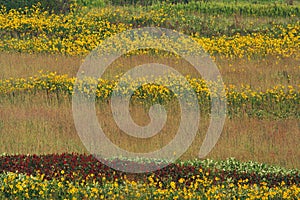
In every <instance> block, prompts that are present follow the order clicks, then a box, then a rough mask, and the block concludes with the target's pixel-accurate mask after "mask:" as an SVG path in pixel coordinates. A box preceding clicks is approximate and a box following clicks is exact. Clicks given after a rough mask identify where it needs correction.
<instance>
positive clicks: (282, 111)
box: [0, 72, 300, 118]
mask: <svg viewBox="0 0 300 200" xmlns="http://www.w3.org/2000/svg"><path fill="white" fill-rule="evenodd" d="M170 76H171V77H170ZM170 76H168V77H167V76H165V77H164V76H162V77H160V78H158V83H160V84H145V85H142V86H141V87H139V88H138V90H135V88H136V85H137V84H138V82H139V81H141V80H131V79H128V80H127V82H126V81H125V82H126V83H127V84H126V86H124V87H122V88H123V89H122V88H121V89H119V90H118V91H115V93H116V94H119V95H126V94H127V95H128V94H131V93H133V96H132V97H131V99H132V101H134V102H138V103H146V104H147V105H149V104H151V105H152V104H153V103H160V104H165V103H167V102H170V101H172V100H173V99H174V98H175V97H178V95H181V97H184V95H185V93H186V92H185V88H182V87H177V90H178V91H176V94H177V96H176V95H175V94H174V91H171V90H170V89H168V88H172V87H173V88H176V85H177V84H178V83H180V81H183V80H181V78H180V77H177V76H175V75H174V76H172V75H170ZM169 78H171V80H174V81H170V80H169ZM186 78H187V80H188V82H189V84H190V85H191V86H192V87H191V88H192V89H193V90H194V92H195V93H196V95H197V98H198V101H199V103H200V104H201V109H202V111H203V112H209V111H210V102H211V99H212V98H215V97H217V96H218V95H219V94H220V91H221V90H220V88H219V87H220V85H219V84H218V83H208V82H206V81H204V80H202V79H198V78H191V77H186ZM142 79H143V78H142ZM115 80H117V79H115ZM115 80H105V79H98V80H97V79H94V78H86V79H85V80H79V81H78V83H77V84H76V85H75V86H74V83H75V81H76V79H75V78H71V77H68V75H58V74H56V73H53V72H51V73H46V74H39V75H37V76H33V77H29V78H11V79H6V80H0V94H1V95H3V97H9V98H15V97H16V96H17V95H21V96H22V95H26V94H28V95H32V94H37V93H44V94H46V95H47V96H50V97H51V96H52V95H53V94H54V95H55V97H57V98H62V99H63V97H65V96H67V97H70V96H71V95H72V94H73V93H74V89H76V91H77V92H80V93H82V94H83V95H85V96H87V97H91V96H93V94H94V96H95V97H96V98H97V99H98V100H100V101H104V102H106V101H108V100H109V99H110V97H111V95H112V92H113V91H114V89H115V86H116V84H117V81H115ZM183 83H184V82H183ZM74 87H75V88H74ZM299 89H300V88H299V87H294V86H292V85H290V86H287V87H286V86H284V85H277V86H274V87H273V88H270V89H267V90H266V91H258V90H255V89H252V88H251V87H250V86H241V87H240V89H238V88H237V87H236V86H234V85H229V86H226V87H225V96H221V97H220V98H226V101H227V109H228V114H229V115H230V116H235V115H236V114H238V115H239V114H246V115H248V116H264V115H266V116H269V117H270V116H273V117H278V118H282V117H291V116H294V117H299V106H298V102H299V101H300V94H299Z"/></svg>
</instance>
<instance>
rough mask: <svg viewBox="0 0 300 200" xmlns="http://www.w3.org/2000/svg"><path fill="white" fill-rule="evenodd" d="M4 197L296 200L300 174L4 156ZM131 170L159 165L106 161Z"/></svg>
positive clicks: (229, 166)
mask: <svg viewBox="0 0 300 200" xmlns="http://www.w3.org/2000/svg"><path fill="white" fill-rule="evenodd" d="M0 160H1V162H0V163H1V165H0V171H1V172H2V173H1V174H0V191H1V193H0V195H1V198H11V199H15V198H17V199H32V198H40V199H41V198H43V199H50V198H51V199H64V198H68V199H72V198H73V199H87V198H89V199H90V198H91V199H96V198H97V199H99V198H101V199H107V198H108V199H128V198H135V199H145V198H146V199H165V198H167V199H177V198H179V199H183V198H184V199H191V198H194V199H210V198H217V199H228V198H237V199H247V198H250V199H269V198H272V199H297V198H299V197H300V185H299V184H300V174H299V171H298V170H287V169H283V168H280V167H276V166H268V165H266V164H259V163H255V162H245V163H242V162H239V161H237V160H235V159H232V158H230V159H227V160H225V161H220V162H216V161H212V160H208V159H207V160H201V161H200V160H195V161H188V162H181V163H175V164H171V165H169V166H167V167H165V168H163V169H161V170H158V171H155V172H152V173H146V174H130V173H125V172H120V171H116V170H113V169H111V168H109V167H107V166H106V165H104V164H103V163H101V162H99V161H98V160H96V159H95V158H94V157H93V156H91V155H78V154H61V155H57V154H52V155H40V156H37V155H27V156H26V155H16V156H8V155H7V156H6V155H4V156H1V157H0ZM107 162H114V163H118V162H119V163H123V164H124V162H125V164H127V166H131V165H139V166H140V167H143V166H145V165H149V164H152V165H158V163H156V162H153V161H151V162H149V161H148V162H145V161H141V160H140V161H134V160H131V161H129V160H128V161H126V160H123V159H121V160H120V159H113V160H107Z"/></svg>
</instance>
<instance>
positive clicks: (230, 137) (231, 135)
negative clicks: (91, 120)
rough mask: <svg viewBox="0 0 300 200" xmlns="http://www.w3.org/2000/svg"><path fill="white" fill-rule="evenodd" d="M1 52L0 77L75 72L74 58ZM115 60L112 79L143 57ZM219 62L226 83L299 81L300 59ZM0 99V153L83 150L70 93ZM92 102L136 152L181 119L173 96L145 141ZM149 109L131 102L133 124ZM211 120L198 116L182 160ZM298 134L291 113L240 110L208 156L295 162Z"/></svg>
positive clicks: (118, 139) (109, 128) (113, 135)
mask: <svg viewBox="0 0 300 200" xmlns="http://www.w3.org/2000/svg"><path fill="white" fill-rule="evenodd" d="M0 56H1V57H2V59H1V63H0V65H1V68H2V71H1V77H2V78H8V77H27V76H32V75H33V74H36V73H37V72H38V71H39V70H41V69H43V70H47V69H51V71H52V70H55V71H58V72H59V73H64V74H65V73H67V74H69V75H70V76H74V75H75V74H76V72H77V70H78V67H79V65H80V63H81V62H82V59H81V58H80V57H64V56H48V55H26V54H7V53H4V54H1V55H0ZM4 58H5V59H4ZM156 61H158V60H156ZM119 62H120V63H118V62H117V63H115V65H116V66H118V67H116V68H112V69H111V70H110V71H108V72H107V74H106V75H107V77H113V74H115V73H119V72H122V70H124V71H126V70H128V68H129V67H132V66H134V65H137V64H139V62H141V60H139V59H137V60H135V59H134V58H131V59H130V60H126V62H127V63H124V62H125V60H124V59H123V60H120V61H119ZM143 62H151V58H147V57H144V58H143ZM162 62H163V61H162ZM164 62H165V64H172V62H173V61H172V60H164ZM217 62H218V65H219V68H220V71H221V74H222V76H223V78H224V80H225V82H226V84H241V83H245V84H251V85H252V86H253V87H256V88H264V87H268V86H273V85H274V83H282V84H291V83H293V84H297V83H298V80H299V71H298V63H297V62H295V61H293V60H292V59H289V58H287V59H284V60H276V59H274V58H272V57H270V58H266V60H265V61H264V62H263V63H259V62H257V61H253V62H250V63H248V61H243V60H236V61H234V62H229V61H224V60H223V61H217ZM121 63H123V64H126V65H125V66H127V67H125V68H123V66H124V65H120V64H121ZM173 64H174V63H173ZM182 64H184V63H179V64H177V67H179V66H182ZM175 65H176V64H175ZM285 65H286V67H284V68H283V67H282V66H285ZM62 66H63V67H62ZM266 66H268V67H266ZM291 66H292V67H291ZM52 67H53V68H52ZM19 70H20V71H19ZM283 71H286V72H285V73H288V74H290V75H291V80H290V82H289V83H288V81H287V80H286V78H285V77H284V76H283V75H282V73H283ZM182 73H185V74H192V73H193V70H192V69H190V68H184V69H182ZM0 98H1V99H0V100H1V104H0V135H1V139H0V144H1V145H0V152H2V153H4V152H5V153H9V154H17V153H19V154H22V153H23V154H27V153H30V154H33V153H37V154H44V153H61V152H78V153H88V152H87V150H86V149H85V147H84V146H83V144H82V143H81V141H80V139H79V137H78V135H77V133H76V130H75V126H74V122H73V118H72V109H71V101H70V99H69V98H60V99H57V98H56V96H55V95H50V96H47V95H46V94H45V93H37V94H36V95H29V94H28V95H26V94H22V95H16V96H14V97H13V98H11V97H7V96H1V97H0ZM96 108H97V117H98V119H99V123H100V124H101V125H102V127H103V129H104V131H105V132H106V133H107V136H108V137H109V138H110V139H111V140H112V141H113V142H114V143H116V144H117V145H119V146H120V147H122V148H124V149H128V150H130V151H135V152H145V151H149V150H155V149H158V148H160V147H162V146H164V145H165V144H166V143H168V142H169V141H170V140H171V139H172V138H173V137H174V135H175V134H176V131H177V128H178V123H179V120H180V119H179V118H178V116H179V113H178V109H176V106H174V104H172V102H171V104H169V105H167V108H168V110H169V112H168V121H167V124H166V126H165V127H164V129H163V130H162V132H161V133H159V134H158V135H156V136H155V137H153V138H150V139H149V140H139V139H135V138H132V137H129V136H128V135H125V134H124V133H122V131H120V130H119V129H118V127H117V126H116V124H115V122H114V121H113V118H112V115H111V112H110V106H109V104H106V103H97V106H96ZM147 113H148V112H147V110H145V108H144V107H143V106H140V105H132V107H131V114H132V117H133V119H134V120H135V122H136V123H137V124H139V125H146V124H147V123H148V122H149V118H148V115H147ZM209 120H210V117H209V116H208V115H204V116H202V118H201V121H200V125H199V129H198V133H197V137H196V139H195V141H194V142H193V144H192V146H191V147H190V148H189V150H188V151H187V152H186V153H185V154H184V155H183V156H182V157H181V158H182V159H192V158H195V157H196V156H197V155H198V152H199V148H200V145H201V144H202V141H203V138H204V135H205V133H206V130H207V127H208V124H209ZM299 136H300V131H299V120H298V119H295V118H289V119H281V120H274V119H269V118H265V119H257V118H255V117H254V118H248V117H245V116H241V117H238V118H234V119H229V118H227V119H226V123H225V126H224V130H223V132H222V135H221V138H220V140H219V141H218V143H217V145H216V147H215V148H214V149H213V151H212V152H211V153H210V154H209V155H208V157H209V158H214V159H225V158H227V157H236V158H238V159H240V160H249V159H251V160H254V161H259V162H266V163H270V164H278V165H282V166H285V167H294V168H295V167H296V168H299V166H300V161H299V159H297V158H299V156H300V154H299V153H300V152H299V151H298V149H299V148H300V146H299V145H300V144H299V142H298V138H299Z"/></svg>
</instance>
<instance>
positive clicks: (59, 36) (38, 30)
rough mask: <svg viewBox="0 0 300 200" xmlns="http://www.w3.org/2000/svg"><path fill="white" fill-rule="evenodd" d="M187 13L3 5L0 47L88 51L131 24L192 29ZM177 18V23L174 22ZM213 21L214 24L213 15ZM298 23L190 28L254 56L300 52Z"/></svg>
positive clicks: (217, 50) (214, 47) (238, 54)
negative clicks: (227, 29)
mask: <svg viewBox="0 0 300 200" xmlns="http://www.w3.org/2000/svg"><path fill="white" fill-rule="evenodd" d="M224 7H226V6H224ZM211 9H212V8H211ZM118 16H120V17H118ZM185 16H186V13H184V12H182V10H181V11H180V10H173V11H172V10H170V8H168V7H167V6H165V7H163V8H162V9H160V10H157V9H155V8H153V10H145V11H142V12H138V13H132V12H131V11H129V10H126V9H120V8H113V9H112V8H103V9H100V10H97V12H92V11H87V10H80V9H77V8H76V7H74V8H72V9H71V11H70V13H68V14H65V15H63V14H50V13H49V12H47V11H42V10H41V9H40V8H39V7H38V6H36V7H33V8H30V9H29V8H27V9H25V10H15V9H12V10H9V11H6V9H5V8H2V9H1V10H0V33H1V34H0V38H1V41H0V50H4V51H17V52H28V53H34V52H39V53H62V54H66V55H86V54H88V53H89V52H90V51H91V50H93V49H95V48H96V47H97V46H99V44H101V42H102V41H103V40H105V39H106V38H108V37H110V36H112V35H114V34H117V33H120V32H122V31H125V30H130V29H132V28H138V27H144V26H152V27H165V28H171V29H174V28H175V29H176V28H177V29H180V27H181V29H182V31H183V32H184V30H186V29H187V28H186V27H184V25H185V24H189V23H192V24H193V26H192V28H191V29H192V30H193V29H194V27H197V26H199V23H198V21H197V20H196V21H195V22H190V21H193V20H195V19H192V18H191V19H186V18H185ZM173 21H174V23H175V24H174V25H170V23H171V24H172V23H173ZM200 22H201V21H200ZM178 23H179V25H178ZM210 23H211V24H210V26H213V24H214V19H212V20H211V22H210ZM199 27H201V26H199ZM252 28H253V29H254V28H255V27H252ZM177 29H176V30H177ZM223 29H224V27H223V28H221V29H220V28H218V30H217V31H216V30H212V31H211V32H212V33H216V32H219V30H223ZM299 29H300V25H299V20H296V22H295V23H294V22H291V23H290V24H285V25H282V24H273V25H272V27H271V28H266V29H265V30H264V31H263V32H266V33H260V32H257V31H252V32H250V33H243V34H240V33H236V34H233V35H232V34H231V35H228V34H223V35H218V36H216V37H214V36H212V35H209V36H206V37H203V36H202V35H203V34H201V33H200V32H199V31H200V30H199V31H196V32H195V31H194V32H193V31H192V32H191V33H188V34H189V35H191V36H193V38H194V39H195V41H197V42H198V43H199V44H200V45H201V46H202V47H203V48H204V49H205V50H206V51H207V52H208V53H209V54H210V55H212V56H221V57H225V58H244V57H246V58H248V59H253V58H261V57H265V56H267V55H275V56H281V57H295V58H299V42H298V41H299V37H300V36H299V32H300V31H299ZM178 31H181V30H178ZM116 48H117V47H116Z"/></svg>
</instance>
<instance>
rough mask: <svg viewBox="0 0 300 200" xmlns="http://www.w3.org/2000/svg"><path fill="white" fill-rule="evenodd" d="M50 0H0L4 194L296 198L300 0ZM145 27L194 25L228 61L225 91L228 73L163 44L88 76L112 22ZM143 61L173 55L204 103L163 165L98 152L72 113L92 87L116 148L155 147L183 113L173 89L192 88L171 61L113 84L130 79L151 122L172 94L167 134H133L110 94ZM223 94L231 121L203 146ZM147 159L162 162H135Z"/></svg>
mask: <svg viewBox="0 0 300 200" xmlns="http://www.w3.org/2000/svg"><path fill="white" fill-rule="evenodd" d="M45 2H47V1H43V0H40V1H34V0H32V1H28V2H27V4H26V5H25V4H24V2H23V3H22V2H21V1H16V2H15V4H12V3H11V4H10V3H8V2H6V1H1V0H0V3H1V5H2V7H0V38H1V41H0V69H1V70H0V135H1V137H0V144H1V145H0V152H1V153H2V155H1V157H0V198H1V199H99V198H100V199H145V198H146V199H233V198H235V199H298V198H300V150H299V149H300V139H299V138H300V121H299V118H300V106H299V104H300V82H299V80H300V42H299V41H300V34H299V33H300V23H299V21H300V20H299V18H300V2H299V1H296V0H294V1H283V0H281V1H279V0H278V1H275V0H270V1H266V0H257V1H252V0H251V1H244V0H239V1H235V2H231V1H227V0H223V1H202V0H197V1H190V2H188V1H180V0H177V1H159V0H157V1H154V0H146V1H142V0H134V1H128V0H118V1H109V0H89V1H88V0H78V1H74V0H69V1H66V2H65V4H61V3H59V2H60V1H57V3H56V4H47V3H45ZM143 27H161V28H167V29H171V30H175V31H178V32H180V33H182V34H185V35H187V36H189V37H190V38H192V40H193V41H194V42H195V43H197V44H198V45H200V46H201V47H202V48H203V50H204V51H205V52H206V53H207V54H208V55H209V56H210V58H211V59H212V61H213V62H214V63H215V65H216V67H217V69H218V70H219V73H220V75H221V79H222V81H223V82H224V88H222V89H223V90H222V91H224V94H223V96H222V95H221V94H219V93H218V91H220V90H219V89H218V87H219V85H218V84H219V83H215V82H209V81H206V80H205V79H204V78H203V76H202V75H201V74H199V73H198V71H197V70H196V69H195V68H194V66H192V65H191V63H189V62H188V61H186V60H184V58H182V57H178V56H176V55H174V54H168V53H166V52H163V51H156V49H154V50H149V49H138V50H137V51H134V52H128V54H126V55H122V56H121V57H119V58H118V59H116V60H115V61H114V62H113V63H111V64H110V65H109V67H108V68H107V70H106V71H105V72H104V73H103V76H102V77H97V79H90V78H89V77H88V78H89V79H88V81H87V82H84V81H85V80H82V82H80V81H81V80H79V77H78V74H79V73H78V72H79V71H80V70H81V69H82V68H81V66H82V65H83V64H84V63H85V61H86V60H87V59H88V58H87V56H88V54H89V53H90V52H91V51H93V50H94V49H95V48H96V47H97V46H99V45H101V44H103V43H104V42H105V41H106V40H107V39H109V38H110V37H113V36H114V35H117V34H119V33H122V32H124V31H128V30H134V29H135V28H143ZM125 39H126V38H125ZM125 39H124V41H125V42H126V41H128V40H125ZM122 42H123V41H116V42H115V44H116V46H115V48H116V49H121V48H122ZM123 43H124V42H123ZM117 45H120V46H117ZM153 45H154V44H153ZM174 48H179V49H180V48H181V47H180V46H179V47H177V46H176V45H174ZM193 51H194V50H191V52H193ZM148 63H159V64H164V65H167V66H170V67H172V68H173V69H175V70H177V71H178V72H179V73H180V74H181V75H182V76H183V77H185V80H187V83H188V84H190V86H191V87H190V88H189V89H190V90H191V91H192V92H195V94H196V96H195V98H196V99H197V105H198V106H199V113H198V114H199V115H200V120H199V123H198V127H196V129H195V130H196V135H195V138H194V139H193V141H192V143H191V145H190V146H189V147H188V148H187V150H186V151H185V152H184V153H183V154H182V155H181V156H179V158H178V159H176V161H175V162H174V163H172V164H170V165H168V166H166V167H160V166H163V163H164V162H167V160H162V161H152V160H151V161H144V160H143V159H141V158H138V157H137V158H135V159H131V158H124V157H122V156H121V157H118V158H115V157H112V158H106V159H107V160H105V159H104V160H105V161H102V160H101V159H100V160H97V159H96V157H97V156H96V155H94V156H95V157H93V153H92V151H91V149H92V148H93V146H92V144H90V145H88V146H87V145H86V144H84V142H83V140H82V139H83V138H82V137H80V134H79V133H78V128H77V127H76V125H75V122H74V118H73V115H74V113H73V112H74V110H72V108H73V107H72V106H74V105H72V104H73V103H74V101H72V98H73V95H74V94H75V93H76V92H79V93H80V95H82V96H84V97H87V98H88V99H89V98H90V97H92V99H93V102H94V105H95V110H96V117H97V120H98V123H99V125H100V126H101V128H102V130H103V132H104V133H105V136H106V137H107V138H108V139H109V140H110V141H111V142H112V143H113V144H115V145H116V146H118V147H120V148H121V149H124V150H126V151H128V152H134V153H147V152H152V151H159V150H161V149H162V148H163V147H164V146H166V145H168V144H169V143H170V142H171V141H172V140H174V139H176V134H177V133H178V130H180V126H179V125H180V121H181V120H182V118H181V115H182V113H183V112H184V111H183V110H180V108H181V107H180V106H182V105H179V104H180V102H179V100H178V99H180V98H181V97H182V98H183V99H185V100H187V101H188V99H186V98H188V97H187V96H188V95H187V93H188V92H191V91H186V90H185V88H183V87H182V88H181V87H177V85H180V84H183V83H182V82H183V81H182V79H181V78H180V77H179V76H177V75H173V74H172V75H171V76H168V77H166V76H164V75H163V74H162V75H161V76H160V77H159V79H157V82H155V83H146V84H145V83H144V84H143V85H142V86H140V87H138V88H137V89H136V88H135V86H136V84H137V81H135V80H131V79H128V80H127V79H126V80H125V82H124V84H125V86H124V87H123V88H119V90H118V91H117V92H116V94H118V95H120V96H122V95H128V93H130V92H131V94H132V96H131V97H130V104H129V105H128V106H129V112H130V115H131V117H132V119H133V121H134V123H136V124H137V125H139V126H142V127H145V126H147V125H148V124H151V122H152V121H151V116H150V114H149V113H150V107H151V106H153V105H154V104H160V105H163V106H164V108H165V110H166V114H167V118H166V123H165V124H164V125H163V128H162V129H161V131H160V132H159V133H158V134H156V135H154V136H152V137H148V138H138V137H134V136H132V135H129V134H126V131H124V130H121V129H120V127H119V125H118V123H117V122H116V120H115V118H114V112H113V111H112V106H120V108H119V107H118V108H117V110H121V108H122V106H123V105H121V104H120V105H115V104H114V105H113V104H112V101H111V98H112V96H113V95H114V94H115V93H113V91H114V90H115V91H116V90H117V89H118V88H117V85H118V83H120V82H118V79H119V78H120V77H121V76H122V75H124V74H125V73H126V72H127V71H129V70H131V69H133V68H134V67H136V66H140V65H143V64H148ZM81 73H83V72H81ZM219 78H220V77H219ZM143 80H144V79H143ZM145 80H146V79H145ZM170 80H171V81H170ZM171 88H175V89H176V90H177V89H178V91H177V93H176V92H174V91H172V90H171ZM93 95H94V96H93ZM218 95H219V96H218ZM214 98H220V99H224V102H225V104H226V110H225V113H226V117H225V121H224V126H223V127H222V130H221V135H220V138H219V139H218V140H217V143H216V145H215V146H214V147H213V148H212V150H211V151H210V152H209V153H208V155H206V156H205V157H204V158H199V150H200V147H201V145H202V142H203V141H204V138H205V136H206V133H207V130H208V128H209V125H210V123H211V121H212V120H214V119H215V118H214V116H213V113H212V112H213V111H212V110H213V109H212V101H213V99H214ZM222 108H223V107H222V106H220V107H218V109H220V110H221V111H220V112H221V113H222ZM187 112H188V115H189V116H193V114H194V112H195V111H194V110H188V111H187ZM81 115H82V116H84V113H81ZM122 120H126V116H125V117H123V118H122ZM194 120H195V119H190V122H191V124H192V121H194ZM159 121H160V120H159ZM185 125H187V127H188V126H189V124H185ZM191 126H192V125H191ZM187 130H189V129H187ZM186 134H189V133H186ZM95 137H96V136H95ZM91 141H93V139H91ZM94 141H96V139H95V140H94ZM181 142H183V143H184V142H185V141H181ZM97 148H100V149H101V148H105V147H97ZM179 148H180V147H179ZM180 150H181V149H178V152H180ZM176 152H177V151H176V150H174V152H173V153H174V156H175V155H176ZM100 161H102V162H100ZM112 166H118V167H112ZM120 166H121V167H120ZM149 166H156V167H157V168H158V170H156V171H154V172H145V173H138V172H144V171H143V170H144V169H146V168H147V167H149ZM122 169H123V170H122ZM124 169H127V170H128V171H129V172H128V171H127V172H126V170H125V171H124ZM134 170H136V171H134Z"/></svg>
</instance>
